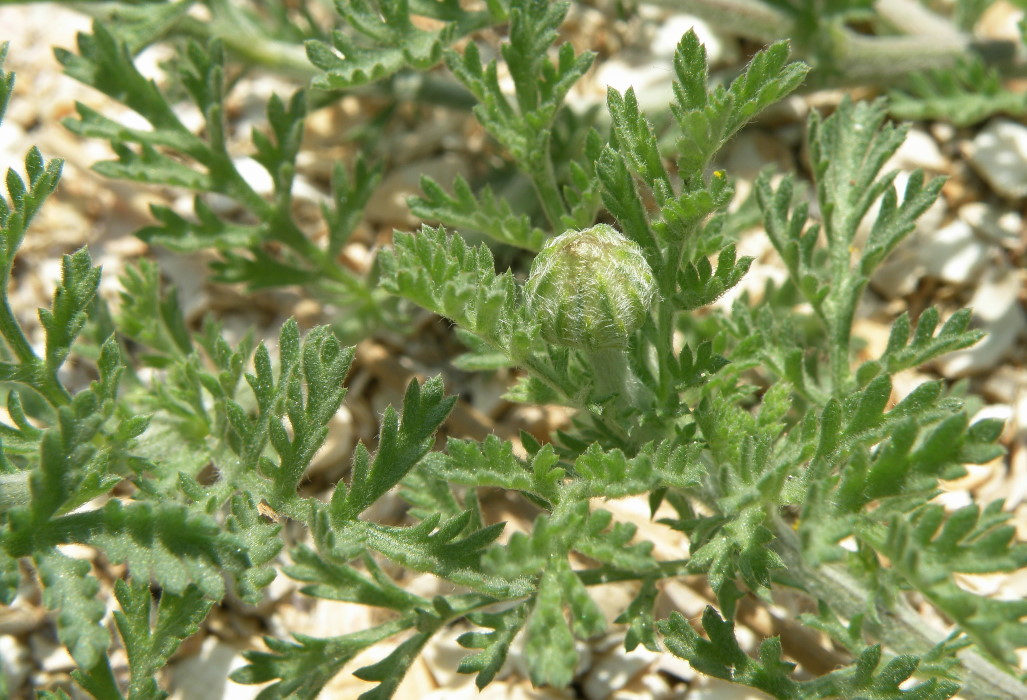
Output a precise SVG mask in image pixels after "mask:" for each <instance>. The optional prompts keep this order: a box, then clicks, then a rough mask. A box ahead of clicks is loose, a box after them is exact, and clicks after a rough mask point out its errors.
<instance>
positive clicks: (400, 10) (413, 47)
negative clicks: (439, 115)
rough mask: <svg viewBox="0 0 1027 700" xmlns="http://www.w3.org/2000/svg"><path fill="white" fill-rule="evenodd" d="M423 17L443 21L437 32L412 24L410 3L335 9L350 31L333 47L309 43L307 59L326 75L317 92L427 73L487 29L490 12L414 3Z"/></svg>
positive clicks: (361, 0) (365, 2)
mask: <svg viewBox="0 0 1027 700" xmlns="http://www.w3.org/2000/svg"><path fill="white" fill-rule="evenodd" d="M413 4H414V6H415V7H416V8H417V10H418V14H422V13H423V14H426V15H428V16H430V17H433V18H434V19H436V20H440V21H441V22H442V26H441V28H440V29H439V30H437V31H429V30H424V29H419V28H417V27H415V26H414V25H413V23H411V21H410V13H411V7H410V5H411V3H410V2H408V0H395V1H393V2H386V1H381V2H372V1H371V0H355V1H352V2H336V3H335V10H336V12H338V13H339V14H340V15H342V17H343V18H344V19H345V20H346V21H347V22H348V23H349V25H350V27H351V28H352V31H351V32H345V31H340V30H337V31H334V32H332V40H331V44H327V43H325V42H322V41H317V40H310V41H307V42H306V48H307V58H308V59H309V60H310V62H311V63H313V64H314V65H315V66H317V67H318V68H320V69H321V70H323V71H325V73H324V74H323V75H320V76H318V77H317V78H315V79H314V81H313V83H312V86H313V87H314V88H316V89H318V90H342V89H347V88H353V87H356V86H358V85H364V84H366V83H370V82H375V81H379V80H384V79H386V78H388V77H390V76H392V75H394V74H395V73H396V72H398V71H399V70H401V69H402V68H406V67H408V66H409V67H411V68H415V69H417V70H420V71H424V70H427V69H428V68H430V67H431V66H433V65H434V64H436V63H438V62H439V61H440V60H441V59H442V49H443V47H444V46H447V45H449V44H452V43H454V42H456V41H457V40H458V39H460V38H461V37H463V36H466V35H467V34H470V33H472V32H474V31H477V30H478V29H482V28H483V27H485V26H487V25H488V23H489V21H490V19H491V18H490V15H489V13H488V12H470V11H465V10H463V9H462V8H460V6H459V5H458V4H456V3H452V2H445V3H438V2H435V3H427V2H416V0H414V2H413Z"/></svg>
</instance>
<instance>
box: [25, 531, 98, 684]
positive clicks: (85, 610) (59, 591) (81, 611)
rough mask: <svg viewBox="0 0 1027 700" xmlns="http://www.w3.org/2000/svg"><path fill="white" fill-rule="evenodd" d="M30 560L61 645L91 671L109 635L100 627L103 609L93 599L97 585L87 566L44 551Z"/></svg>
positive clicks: (38, 552)
mask: <svg viewBox="0 0 1027 700" xmlns="http://www.w3.org/2000/svg"><path fill="white" fill-rule="evenodd" d="M33 560H34V561H35V564H36V568H37V569H38V571H39V581H40V583H41V584H42V585H43V604H44V605H46V607H48V608H49V609H51V610H54V611H55V612H56V613H57V614H56V620H57V635H58V636H59V637H60V640H61V643H63V644H64V646H66V647H67V648H68V651H69V652H70V653H71V656H72V658H73V659H74V660H75V663H76V664H78V665H79V667H81V668H90V667H92V666H93V665H94V664H97V663H98V662H99V661H100V660H101V659H103V658H105V657H106V654H107V646H108V645H109V644H110V634H108V632H107V630H106V628H104V627H103V626H102V625H100V621H101V620H102V619H103V616H104V612H105V607H104V604H103V602H102V601H100V600H98V599H97V597H96V594H97V593H98V592H99V590H100V582H99V581H98V580H97V579H96V578H94V577H93V576H92V575H91V573H90V569H91V567H90V566H89V562H88V561H85V560H83V559H72V558H70V557H67V556H65V555H63V554H61V553H60V552H58V551H57V550H56V549H44V548H40V549H38V550H37V551H36V552H35V553H34V554H33Z"/></svg>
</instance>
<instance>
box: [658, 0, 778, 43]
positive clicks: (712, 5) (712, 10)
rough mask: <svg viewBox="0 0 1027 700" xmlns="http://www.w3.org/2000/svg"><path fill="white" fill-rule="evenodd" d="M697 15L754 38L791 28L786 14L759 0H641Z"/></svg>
mask: <svg viewBox="0 0 1027 700" xmlns="http://www.w3.org/2000/svg"><path fill="white" fill-rule="evenodd" d="M645 3H646V4H647V5H656V6H657V7H666V8H668V9H672V10H675V11H678V12H687V13H688V14H692V15H695V16H696V17H700V18H702V19H704V20H706V21H708V22H710V23H711V24H714V25H716V26H717V27H718V28H720V29H723V30H725V31H727V32H729V33H731V34H737V35H739V36H743V37H745V38H747V39H756V40H757V41H765V42H770V41H777V40H778V39H782V38H784V37H786V36H788V35H789V34H790V33H791V31H792V24H793V22H792V20H791V18H790V17H788V15H786V14H785V13H784V12H781V11H780V10H778V9H776V8H774V7H771V6H770V5H768V4H766V3H763V2H759V0H645Z"/></svg>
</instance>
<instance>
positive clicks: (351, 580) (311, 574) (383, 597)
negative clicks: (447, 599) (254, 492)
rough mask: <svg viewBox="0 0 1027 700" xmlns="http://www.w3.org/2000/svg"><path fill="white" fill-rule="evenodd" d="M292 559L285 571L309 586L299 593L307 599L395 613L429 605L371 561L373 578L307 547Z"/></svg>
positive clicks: (368, 560)
mask: <svg viewBox="0 0 1027 700" xmlns="http://www.w3.org/2000/svg"><path fill="white" fill-rule="evenodd" d="M290 557H291V559H292V561H293V564H292V565H291V566H287V567H285V569H284V571H285V573H286V574H287V575H288V576H289V577H290V578H294V579H296V580H297V581H302V582H303V583H306V584H308V585H306V586H304V587H303V588H302V589H300V591H301V592H302V593H303V594H304V595H308V596H311V597H314V598H327V599H328V600H342V601H348V602H351V603H360V604H361V605H371V606H375V607H380V608H385V609H388V610H396V611H407V610H411V609H413V608H415V607H426V606H427V605H428V601H427V600H425V599H424V598H422V597H420V596H418V595H414V594H413V593H410V592H408V591H407V590H405V589H403V588H401V587H400V586H398V585H396V584H395V583H394V582H393V581H392V580H391V579H390V578H389V577H388V576H386V575H385V573H384V572H383V571H382V570H381V568H380V567H379V566H378V565H377V564H376V563H375V562H374V560H373V559H372V558H370V557H364V560H363V561H364V564H365V566H366V567H367V569H368V573H369V574H370V576H368V575H365V574H362V573H360V572H359V571H357V569H356V568H354V567H353V566H350V565H342V564H336V563H335V562H333V561H331V560H330V559H328V558H326V557H324V556H321V555H319V554H317V553H316V552H314V551H313V550H311V549H310V548H308V547H302V546H301V547H297V548H294V549H293V550H291V552H290Z"/></svg>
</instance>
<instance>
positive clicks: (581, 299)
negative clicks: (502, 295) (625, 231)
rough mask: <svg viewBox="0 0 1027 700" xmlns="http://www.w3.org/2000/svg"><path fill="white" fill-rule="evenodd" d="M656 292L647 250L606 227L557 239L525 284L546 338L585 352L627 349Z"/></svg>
mask: <svg viewBox="0 0 1027 700" xmlns="http://www.w3.org/2000/svg"><path fill="white" fill-rule="evenodd" d="M655 292H656V280H655V278H654V276H653V271H652V269H651V268H650V267H649V263H648V262H646V259H645V255H644V254H643V253H642V249H641V248H640V247H639V246H638V244H636V243H635V242H634V241H632V240H630V239H629V238H627V237H625V236H624V235H622V234H621V233H619V232H618V231H617V230H616V229H614V228H613V227H612V226H607V225H606V224H597V225H595V226H592V227H591V228H586V229H583V230H581V231H573V230H572V231H567V232H565V233H563V234H561V235H559V236H557V237H556V238H553V239H551V240H550V241H549V242H548V243H546V245H545V247H544V248H543V249H542V250H541V251H539V254H538V256H537V257H536V258H535V260H534V262H533V263H532V264H531V274H530V275H529V276H528V282H527V284H526V285H525V293H526V295H527V299H528V304H529V305H530V306H531V310H532V312H533V313H535V314H536V315H537V317H538V320H539V322H540V324H541V326H542V334H543V336H544V337H545V338H546V340H549V341H550V342H553V343H556V344H558V345H563V346H567V347H574V348H579V349H582V350H597V349H600V348H624V347H627V344H628V339H629V338H630V337H631V335H632V334H633V333H634V332H635V331H637V330H638V329H639V328H640V327H641V326H642V324H643V323H644V322H645V319H646V316H647V314H648V313H649V306H650V304H651V303H652V300H653V295H654V294H655Z"/></svg>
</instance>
